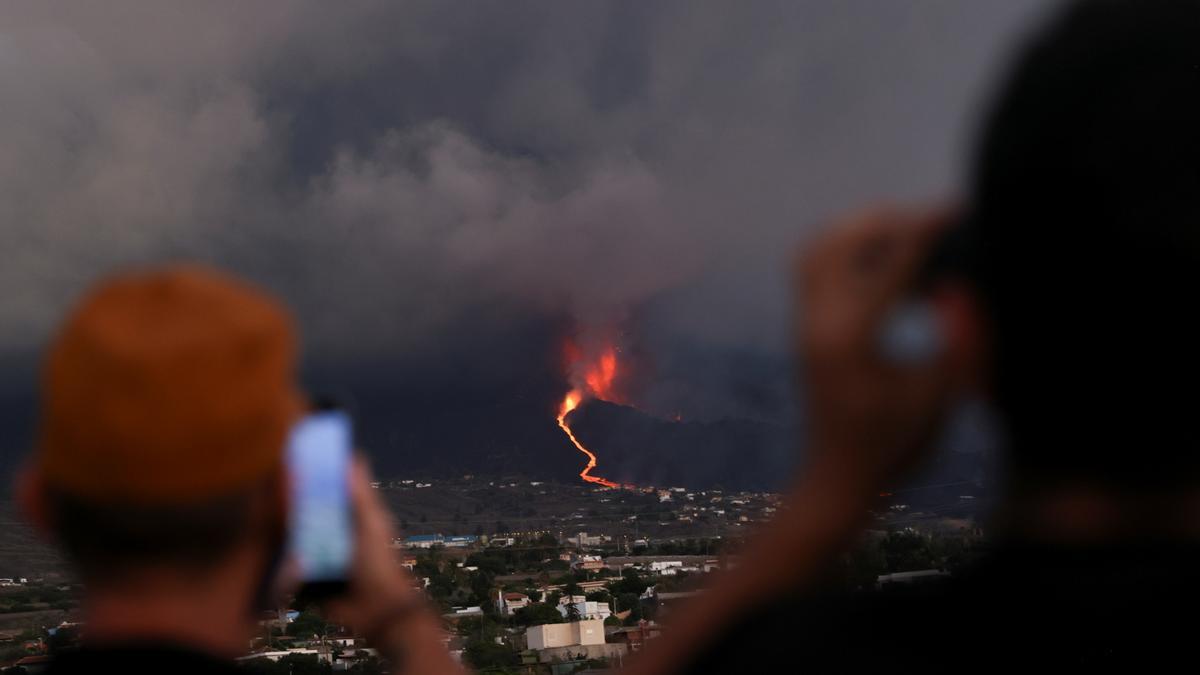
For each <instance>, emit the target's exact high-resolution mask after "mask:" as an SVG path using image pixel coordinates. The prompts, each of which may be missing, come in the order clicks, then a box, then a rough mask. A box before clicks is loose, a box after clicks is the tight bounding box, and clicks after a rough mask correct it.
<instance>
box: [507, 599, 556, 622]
mask: <svg viewBox="0 0 1200 675" xmlns="http://www.w3.org/2000/svg"><path fill="white" fill-rule="evenodd" d="M513 622H514V623H516V624H517V625H519V626H540V625H542V624H544V623H562V622H563V617H562V614H560V613H559V611H558V608H557V607H555V606H552V605H548V604H546V603H544V602H534V603H531V604H529V605H528V606H526V607H522V608H521V609H518V610H517V611H516V612H515V613H514V614H513Z"/></svg>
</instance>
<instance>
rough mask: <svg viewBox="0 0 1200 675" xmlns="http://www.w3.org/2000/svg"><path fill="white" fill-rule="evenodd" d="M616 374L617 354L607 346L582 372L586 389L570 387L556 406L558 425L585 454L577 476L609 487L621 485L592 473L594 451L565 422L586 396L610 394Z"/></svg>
mask: <svg viewBox="0 0 1200 675" xmlns="http://www.w3.org/2000/svg"><path fill="white" fill-rule="evenodd" d="M571 351H574V350H571ZM616 374H617V356H616V354H615V353H614V352H613V350H612V348H609V349H607V350H605V351H604V353H603V354H602V355H601V356H600V360H599V363H597V364H596V365H595V367H593V368H591V369H589V370H588V371H587V372H586V373H585V374H584V377H583V381H584V383H585V387H586V390H585V389H584V388H576V389H572V390H571V391H569V392H567V395H566V396H564V397H563V400H562V405H560V406H559V408H558V418H557V419H558V426H559V427H561V428H562V430H563V432H564V433H566V434H567V438H569V439H571V443H572V444H574V445H575V448H576V449H578V450H579V451H580V452H582V453H583V454H585V455H587V458H588V461H587V466H585V467H583V470H582V471H580V472H579V477H580V478H582V479H584V480H585V481H587V482H589V483H596V484H597V485H603V486H604V487H610V488H615V487H621V485H620V484H619V483H614V482H612V481H610V480H608V479H606V478H601V477H600V476H593V475H592V469H594V468H596V453H594V452H592V451H591V450H588V449H587V447H586V446H584V444H583V443H580V442H579V439H578V438H576V437H575V432H573V431H571V425H570V424H568V423H567V415H569V414H571V411H572V410H574V409H576V408H578V407H579V404H580V403H582V402H583V400H584V398H585V397H586V396H589V395H590V396H592V397H595V398H598V399H601V400H605V398H607V397H610V396H612V386H613V378H615V377H616ZM630 487H631V486H630Z"/></svg>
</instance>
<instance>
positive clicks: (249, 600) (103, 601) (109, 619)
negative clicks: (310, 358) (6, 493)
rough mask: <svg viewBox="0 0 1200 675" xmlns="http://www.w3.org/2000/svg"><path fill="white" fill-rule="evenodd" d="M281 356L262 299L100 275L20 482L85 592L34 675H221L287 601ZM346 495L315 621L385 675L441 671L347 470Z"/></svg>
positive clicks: (297, 398) (185, 272)
mask: <svg viewBox="0 0 1200 675" xmlns="http://www.w3.org/2000/svg"><path fill="white" fill-rule="evenodd" d="M296 351H297V346H296V337H295V334H294V330H293V326H292V320H291V318H290V316H289V315H288V313H287V312H286V310H284V309H283V307H282V306H281V305H280V304H279V303H278V302H277V301H276V300H274V299H273V298H271V297H270V296H268V295H266V294H265V293H263V292H262V291H260V290H258V289H256V288H253V287H251V286H249V285H247V284H245V283H243V282H241V281H239V280H237V279H233V278H230V277H228V276H225V275H223V274H221V273H219V272H216V271H214V270H211V269H208V268H204V267H200V266H188V265H177V266H167V267H162V268H155V269H149V270H144V271H137V272H131V273H127V274H123V275H119V276H116V277H114V278H111V279H109V280H106V281H104V282H102V283H101V284H99V285H98V286H97V287H96V288H95V289H93V290H92V291H91V292H89V293H88V294H87V295H86V296H85V297H84V298H83V300H82V301H81V302H80V304H79V305H78V306H77V307H76V308H75V309H74V311H73V312H72V313H71V314H70V315H69V316H68V317H67V319H66V321H65V323H64V325H63V326H62V328H61V330H60V332H59V333H58V335H57V337H56V338H55V339H54V341H53V343H52V344H51V345H50V347H49V350H48V355H47V357H46V363H45V367H44V372H43V382H42V404H41V419H40V427H39V432H38V433H39V437H38V441H37V447H36V449H35V451H34V453H33V455H32V457H31V459H30V460H29V461H28V462H27V464H26V467H25V468H24V469H23V471H22V472H21V475H20V476H19V477H18V483H17V495H18V500H19V503H20V504H21V506H22V508H23V510H24V512H25V513H26V514H27V516H28V517H29V519H30V520H31V521H32V522H33V523H34V524H35V526H37V527H38V529H40V530H41V531H43V532H45V533H47V534H49V535H50V536H51V538H52V539H53V540H55V542H56V543H58V544H59V545H60V546H61V548H62V549H63V550H64V551H65V553H66V554H67V555H68V557H69V558H70V560H71V562H72V563H73V564H74V566H75V568H76V570H77V572H78V574H79V577H80V579H81V581H82V582H83V585H84V597H83V602H82V605H83V610H84V621H85V625H84V630H83V634H82V639H81V646H80V648H79V649H78V650H77V651H74V652H69V653H64V654H61V655H59V656H57V657H56V659H55V660H54V662H53V663H52V665H51V667H50V670H49V672H50V673H76V672H125V673H149V672H154V673H174V674H176V675H181V674H186V673H216V672H238V671H237V669H236V666H235V663H234V659H235V657H238V656H241V655H244V654H246V653H248V652H249V647H250V640H251V638H252V637H253V636H254V635H256V634H259V633H260V632H261V629H260V628H259V627H258V624H257V622H258V620H259V618H260V617H261V616H262V614H263V611H264V610H268V609H274V608H275V607H277V606H279V605H278V604H276V602H277V601H279V600H282V599H283V597H284V596H283V592H284V591H285V590H286V581H284V579H283V577H285V576H286V574H279V570H280V569H281V567H285V566H281V565H280V564H279V563H280V561H281V560H282V558H283V556H282V551H283V549H284V543H285V540H286V528H287V526H286V523H287V509H288V503H287V502H288V491H287V475H286V469H285V465H284V461H283V460H284V443H285V437H286V435H287V433H288V431H289V429H290V428H291V426H292V425H293V423H294V422H295V421H296V420H297V419H298V418H299V416H300V414H301V413H302V410H303V408H304V407H305V406H304V405H303V403H302V402H303V398H302V396H301V394H300V391H299V389H298V387H297V385H296V382H295V372H294V371H295V365H296V364H295V359H296ZM347 480H348V481H349V482H350V494H351V500H352V507H353V510H354V514H355V520H356V525H355V527H356V529H357V532H356V535H357V536H356V540H357V542H358V543H357V549H356V551H355V560H354V564H353V570H352V576H351V579H350V583H349V591H348V592H347V594H346V595H345V596H344V597H341V598H338V599H336V600H335V601H333V602H332V603H331V604H330V605H329V607H328V608H327V609H328V611H329V613H330V615H332V617H333V618H334V619H335V620H338V621H341V622H344V623H346V624H349V625H351V626H353V627H354V628H356V630H357V631H358V632H359V634H361V635H364V636H366V637H367V638H368V640H369V641H371V642H372V643H373V644H372V646H375V647H377V648H378V649H379V650H380V652H381V654H382V655H384V656H385V657H388V658H390V659H391V660H392V661H393V662H394V665H393V672H420V673H442V672H457V671H458V670H459V667H458V665H457V664H456V663H455V662H453V661H452V660H451V658H450V656H449V654H448V652H447V651H446V650H445V648H444V647H443V644H442V640H441V638H442V634H441V625H440V621H439V618H438V617H437V616H436V615H435V614H434V613H433V612H432V611H431V610H430V609H428V608H427V607H426V606H425V605H424V603H423V602H422V601H421V600H420V599H419V595H418V593H417V592H416V591H414V590H412V583H411V579H410V578H409V577H407V576H406V575H405V573H404V570H403V569H402V568H400V567H399V565H398V564H397V561H396V560H395V559H394V558H393V556H392V551H391V549H390V543H391V541H392V537H393V536H394V534H395V533H394V532H393V530H392V525H391V523H390V521H389V516H388V514H387V512H386V509H385V507H384V506H383V504H382V503H381V502H380V500H379V497H378V496H377V495H376V494H375V491H373V490H371V489H370V477H369V474H368V471H367V469H366V466H365V464H364V463H363V462H362V461H361V460H358V461H356V463H355V464H354V465H353V469H352V471H351V475H350V476H348V477H347Z"/></svg>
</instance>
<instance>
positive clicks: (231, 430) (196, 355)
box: [36, 265, 301, 505]
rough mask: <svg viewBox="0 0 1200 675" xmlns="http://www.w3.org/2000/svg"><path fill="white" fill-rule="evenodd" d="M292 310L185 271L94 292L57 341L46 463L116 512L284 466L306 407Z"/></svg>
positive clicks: (61, 483)
mask: <svg viewBox="0 0 1200 675" xmlns="http://www.w3.org/2000/svg"><path fill="white" fill-rule="evenodd" d="M295 359H296V338H295V334H294V331H293V328H292V321H291V318H290V316H289V315H288V313H287V311H286V310H285V309H284V308H283V307H282V306H281V305H280V304H279V303H278V302H277V301H275V300H274V299H273V298H271V297H269V296H267V295H266V294H264V293H263V292H261V291H259V290H257V289H255V288H253V287H251V286H249V285H247V284H245V283H243V282H241V281H238V280H236V279H233V278H231V277H229V276H226V275H224V274H221V273H219V272H217V271H215V270H211V269H208V268H204V267H200V266H193V265H173V266H168V267H162V268H156V269H152V270H148V271H141V272H136V273H130V274H124V275H119V276H116V277H114V278H111V279H108V280H106V281H104V282H102V283H101V284H99V285H98V286H97V287H96V288H94V289H93V290H92V291H91V292H89V293H88V294H87V295H86V296H85V297H84V299H83V300H82V302H81V303H80V304H79V305H78V306H77V307H76V308H75V310H74V311H73V312H72V313H71V314H70V315H69V316H68V318H67V320H66V322H65V323H64V325H63V327H62V329H61V331H60V332H59V334H58V336H57V337H56V339H55V340H54V341H53V343H52V344H51V346H50V349H49V352H48V355H47V360H46V364H45V370H44V373H43V381H42V410H41V420H40V429H39V438H38V445H37V450H36V453H37V454H36V462H37V464H38V465H39V466H40V468H41V471H42V473H43V475H44V476H45V478H46V480H47V482H48V483H49V484H50V485H51V486H54V487H56V488H59V489H61V490H63V491H65V492H68V493H70V494H72V495H76V496H79V497H82V498H86V499H91V500H98V501H101V502H104V503H122V504H143V505H145V504H150V505H153V504H168V503H171V504H178V503H187V502H194V501H199V500H204V499H205V498H210V497H216V496H219V495H222V494H225V493H229V492H232V491H235V490H237V489H239V488H241V487H244V486H248V485H249V484H250V483H252V482H254V481H255V480H257V479H260V478H264V477H266V476H267V475H268V474H269V473H270V472H272V471H276V470H279V468H280V466H281V463H282V458H283V444H284V439H285V438H286V436H287V432H288V429H289V427H290V426H291V424H292V422H293V421H294V420H295V419H296V417H297V415H298V414H299V413H300V410H301V405H300V402H301V397H300V396H299V392H298V389H297V387H296V385H295V372H294V371H295Z"/></svg>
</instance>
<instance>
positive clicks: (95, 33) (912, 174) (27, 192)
mask: <svg viewBox="0 0 1200 675" xmlns="http://www.w3.org/2000/svg"><path fill="white" fill-rule="evenodd" d="M1047 4H1048V3H1044V2H1038V1H1037V0H1021V1H1010V2H959V1H957V0H945V1H926V2H887V3H881V2H874V1H868V0H855V1H849V2H848V1H845V0H842V1H838V2H752V3H728V4H720V3H690V2H687V3H685V2H663V3H640V2H616V3H537V4H535V3H508V2H491V3H472V4H471V5H469V6H467V5H462V4H459V3H443V2H411V3H361V4H360V3H355V4H346V3H325V2H315V1H314V2H261V3H242V2H216V3H190V2H178V3H175V2H171V3H157V2H156V3H143V2H128V3H126V2H105V3H77V4H72V5H67V6H63V5H59V4H53V5H51V4H50V3H40V2H27V3H5V4H4V5H3V6H0V147H2V148H4V151H3V152H2V153H0V250H3V251H4V255H5V261H4V264H3V265H0V286H2V287H3V288H4V289H5V293H4V294H3V295H2V296H0V354H2V355H4V358H5V359H7V360H11V359H24V358H25V357H26V356H28V355H30V354H36V353H37V351H38V349H39V348H40V345H42V344H43V343H44V341H45V339H46V338H47V336H48V335H49V333H50V331H51V330H52V328H53V326H54V324H55V322H56V321H57V320H58V319H59V318H60V317H61V315H62V314H63V312H64V311H65V309H66V307H67V306H68V303H69V302H70V300H71V299H72V298H74V297H75V296H76V295H77V294H78V293H79V292H80V291H81V290H82V289H83V288H84V287H85V286H86V284H88V283H89V282H90V281H92V280H94V279H95V278H96V277H97V276H98V275H101V274H103V273H104V272H106V271H109V270H111V269H113V268H114V267H119V266H122V265H129V264H139V263H145V262H149V261H159V260H163V259H173V258H191V259H200V260H206V261H211V262H214V263H216V264H219V265H222V266H225V267H228V268H232V269H234V270H236V271H238V272H240V273H243V274H246V275H248V276H250V277H252V278H254V279H256V280H258V281H260V282H262V283H264V284H266V285H268V286H269V287H271V288H273V289H274V290H276V291H277V292H278V293H280V294H281V295H283V296H284V297H285V298H286V299H287V300H288V301H289V302H290V303H291V304H292V305H293V306H294V307H295V308H296V310H297V312H298V314H299V317H300V319H301V323H302V325H303V328H304V331H305V336H306V343H307V347H308V351H307V358H308V360H309V363H310V367H312V368H315V369H317V370H320V369H322V368H326V369H333V368H334V366H336V365H338V364H342V365H347V367H348V364H353V365H354V366H356V367H360V368H361V367H369V366H370V364H379V363H387V364H394V365H395V370H394V376H395V378H396V379H397V381H401V380H403V381H405V382H411V383H413V386H416V385H418V384H419V385H420V386H423V387H424V386H432V385H431V384H430V383H433V382H435V381H437V380H438V377H439V376H438V375H436V373H442V376H441V377H442V378H446V377H449V376H447V375H446V373H452V374H453V377H454V378H457V380H458V385H459V386H465V387H470V386H472V382H474V381H475V380H476V379H483V380H486V381H488V382H489V383H490V384H489V387H492V386H493V385H494V386H495V387H496V388H499V387H500V386H502V385H503V386H510V385H511V386H516V385H513V384H512V383H513V381H514V378H516V377H517V373H518V372H519V370H520V364H521V363H522V361H521V360H522V359H525V360H528V359H530V358H535V359H536V357H534V356H533V355H532V354H530V353H528V352H529V351H530V349H532V348H536V349H538V350H543V349H544V348H545V345H546V344H553V343H554V342H555V340H557V339H558V338H559V337H561V335H562V334H563V333H565V332H569V331H571V330H577V331H578V330H581V331H583V332H585V333H586V332H587V331H589V330H592V329H597V330H605V331H610V330H618V331H624V333H625V337H624V338H623V339H624V340H625V342H626V344H625V345H624V346H625V347H626V348H628V349H629V350H630V353H631V354H637V355H638V358H639V360H641V361H643V362H644V363H646V364H650V365H649V366H648V367H649V368H650V369H651V372H653V373H655V374H656V375H660V376H661V377H645V376H643V377H641V378H638V379H637V382H636V384H637V386H638V388H639V392H638V394H639V396H640V397H642V398H643V399H644V400H645V401H647V405H649V406H650V407H652V408H653V409H655V410H658V411H663V412H665V411H669V410H675V409H686V410H684V412H685V413H692V414H695V415H699V416H703V417H712V418H716V417H720V416H722V415H730V414H734V415H742V414H748V413H747V411H753V410H763V409H764V408H765V409H773V410H775V411H776V412H778V411H780V410H783V409H786V408H787V402H786V399H787V393H786V373H783V372H781V371H782V370H786V369H785V368H783V366H785V365H786V358H785V351H784V349H783V347H784V341H785V338H786V330H785V327H786V323H787V321H786V320H787V316H788V311H789V308H788V305H787V302H786V298H787V296H786V288H785V287H784V280H785V279H786V275H785V274H784V267H783V265H784V264H785V262H786V260H787V259H788V257H789V254H790V250H791V248H792V246H793V245H794V244H795V243H796V242H797V241H799V240H800V239H801V238H802V235H803V234H804V233H805V232H806V231H807V230H808V229H809V228H810V227H811V226H813V225H816V224H819V223H820V222H821V219H822V218H823V217H824V216H825V215H826V214H828V213H830V212H832V211H834V210H836V209H838V208H842V207H844V206H847V205H850V204H853V203H856V202H858V201H859V200H861V199H863V198H870V197H875V196H891V197H906V196H921V195H926V194H929V193H935V194H936V193H942V194H945V193H948V192H950V191H952V190H953V188H954V187H955V185H956V180H957V179H956V175H957V173H958V169H959V167H960V159H961V154H962V151H963V150H964V148H965V143H964V141H966V140H967V138H968V135H969V132H970V131H971V129H972V120H973V115H974V112H975V108H974V106H975V105H976V103H977V102H978V101H979V98H980V95H981V94H982V93H984V92H985V91H986V89H985V87H986V84H987V82H988V79H989V76H990V75H991V74H993V73H994V68H995V66H996V65H998V63H999V57H1000V56H1001V55H1002V54H1003V53H1004V51H1005V50H1006V49H1007V48H1008V47H1009V46H1010V45H1011V41H1012V40H1013V38H1014V37H1015V36H1016V35H1017V34H1019V32H1020V30H1021V29H1022V28H1023V27H1024V26H1025V25H1026V24H1027V22H1028V21H1029V20H1030V19H1031V18H1032V17H1033V16H1034V15H1036V14H1038V13H1039V12H1040V11H1042V10H1044V9H1045V7H1046V5H1047ZM539 321H540V322H541V324H540V325H542V326H543V327H544V330H543V332H544V333H545V335H547V336H548V337H546V338H545V339H544V340H534V341H532V342H530V341H526V342H524V343H520V342H519V341H511V340H510V341H506V340H504V339H502V337H500V336H503V335H505V334H506V331H508V332H511V331H513V330H516V329H514V328H512V326H518V325H520V326H524V325H528V322H532V323H533V325H538V322H539ZM535 332H536V331H535ZM496 345H500V346H496ZM505 345H506V346H505ZM530 345H532V347H530ZM481 351H482V352H488V353H491V354H492V356H493V358H476V357H475V356H472V355H474V354H477V353H478V352H481ZM553 356H554V355H551V357H550V358H553ZM525 362H526V363H527V362H528V361H525ZM431 363H436V364H438V365H437V367H432V366H430V365H429V364H431ZM463 363H470V364H473V365H474V366H475V367H477V368H478V370H472V371H469V372H467V371H464V370H463V368H462V364H463ZM535 363H538V364H539V365H538V367H539V368H543V369H548V370H549V371H551V372H552V371H553V370H554V368H555V367H554V366H553V365H547V364H544V363H541V362H539V361H536V360H535ZM742 364H751V365H749V366H747V367H743V366H742ZM763 364H774V365H771V366H765V365H763ZM776 365H778V366H779V367H778V368H777V367H775V366H776ZM444 368H449V369H450V370H445V369H444ZM762 371H767V372H762ZM771 371H774V372H773V373H772V372H771ZM748 373H751V374H748ZM758 378H761V381H760V380H759V379H758ZM781 382H783V383H784V384H780V383H781ZM496 383H500V384H496ZM22 386H24V385H22ZM397 386H405V385H402V384H398V385H397ZM487 390H488V391H493V389H492V388H487ZM497 390H498V389H497Z"/></svg>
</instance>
